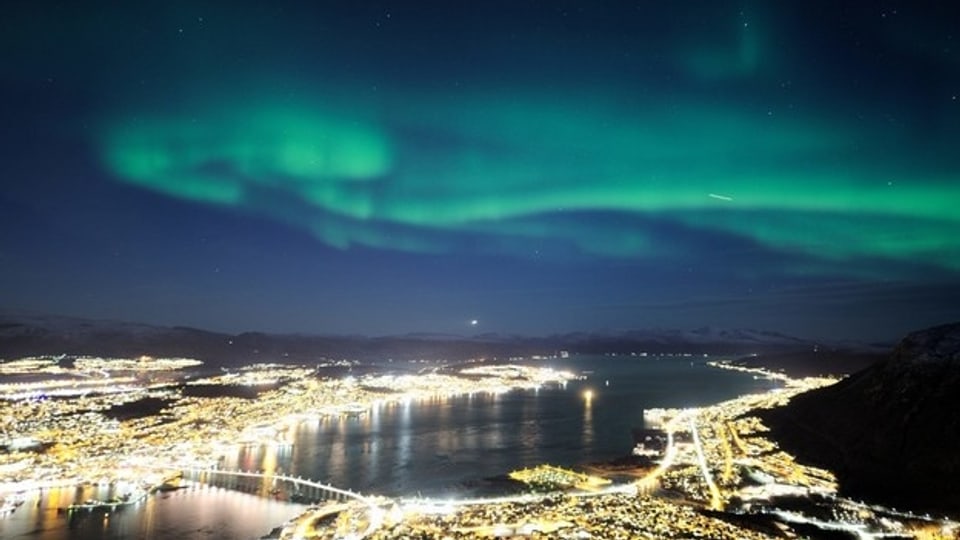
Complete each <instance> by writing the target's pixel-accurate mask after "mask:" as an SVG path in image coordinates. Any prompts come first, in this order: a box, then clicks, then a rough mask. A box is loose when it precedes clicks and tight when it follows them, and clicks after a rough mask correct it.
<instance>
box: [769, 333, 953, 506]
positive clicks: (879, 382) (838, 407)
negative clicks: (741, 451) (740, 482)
mask: <svg viewBox="0 0 960 540" xmlns="http://www.w3.org/2000/svg"><path fill="white" fill-rule="evenodd" d="M766 419H767V420H768V423H769V424H770V425H771V428H772V429H773V432H774V435H775V437H776V439H777V440H779V441H780V443H781V444H782V446H783V447H784V448H785V449H786V450H787V451H789V452H792V453H794V454H796V455H797V456H798V457H799V458H800V459H801V460H802V461H807V462H811V463H814V464H817V465H821V466H824V467H826V468H828V469H830V470H832V471H834V472H835V473H836V474H837V476H838V479H839V481H840V488H841V491H842V492H843V493H845V494H847V495H850V496H854V497H865V498H869V499H871V500H877V501H881V502H886V503H888V504H892V505H894V506H896V507H898V508H901V507H904V508H911V509H918V510H929V511H940V512H947V513H949V514H951V515H953V516H957V515H960V323H955V324H949V325H944V326H937V327H934V328H930V329H927V330H923V331H919V332H914V333H912V334H910V335H908V336H907V337H906V338H904V339H903V341H901V342H900V344H899V345H897V347H896V348H895V349H894V350H893V352H892V353H891V354H890V356H889V357H888V358H886V359H884V360H882V361H880V362H877V363H876V364H874V365H873V366H871V367H869V368H867V369H865V370H863V371H860V372H857V373H855V374H854V375H852V376H850V377H848V378H846V379H844V380H842V381H840V382H839V383H837V384H835V385H833V386H829V387H826V388H822V389H819V390H815V391H811V392H807V393H805V394H801V395H799V396H797V397H796V398H794V399H793V400H792V401H791V403H790V404H789V405H787V406H786V407H783V408H780V409H773V410H770V411H768V412H767V413H766Z"/></svg>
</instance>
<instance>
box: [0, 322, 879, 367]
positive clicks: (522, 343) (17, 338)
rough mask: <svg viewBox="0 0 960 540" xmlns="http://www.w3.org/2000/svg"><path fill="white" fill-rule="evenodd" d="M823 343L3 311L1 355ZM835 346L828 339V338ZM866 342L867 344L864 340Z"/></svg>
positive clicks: (432, 353) (742, 348) (283, 354)
mask: <svg viewBox="0 0 960 540" xmlns="http://www.w3.org/2000/svg"><path fill="white" fill-rule="evenodd" d="M820 346H823V345H822V344H821V342H816V341H812V340H806V339H802V338H797V337H793V336H787V335H785V334H781V333H777V332H769V331H762V330H752V329H717V328H711V327H700V328H696V329H693V330H677V329H668V330H663V329H642V330H628V331H624V332H618V333H600V332H568V333H562V334H553V335H550V336H545V337H530V336H520V335H515V334H497V333H483V334H476V335H472V336H463V335H456V334H438V333H428V332H416V333H409V334H401V335H389V336H358V335H324V334H275V333H266V332H256V331H247V332H241V333H237V334H231V333H224V332H214V331H209V330H204V329H200V328H194V327H190V326H158V325H149V324H142V323H131V322H125V321H114V320H101V319H84V318H78V317H64V316H55V315H37V314H31V315H23V314H3V313H0V358H7V359H9V358H14V357H22V356H30V355H42V354H74V355H80V354H91V355H116V356H130V355H134V354H135V355H140V354H145V355H151V356H167V355H178V356H191V357H196V358H199V359H202V360H206V361H212V362H214V363H217V362H221V363H222V362H227V363H239V362H250V361H285V360H289V361H313V360H317V359H320V358H354V359H367V358H397V359H414V358H426V359H438V358H443V359H449V360H463V359H468V358H477V357H508V356H533V355H543V356H547V355H552V354H557V353H559V351H561V350H563V351H569V352H571V353H584V354H629V353H631V352H637V353H639V352H648V353H653V354H659V353H691V354H728V355H738V354H751V353H758V352H771V351H783V350H798V351H800V350H813V349H815V348H817V347H820ZM828 346H829V344H828ZM864 347H868V346H867V345H864Z"/></svg>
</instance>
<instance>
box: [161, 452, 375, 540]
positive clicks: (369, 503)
mask: <svg viewBox="0 0 960 540" xmlns="http://www.w3.org/2000/svg"><path fill="white" fill-rule="evenodd" d="M180 470H181V472H182V473H183V476H184V478H187V479H189V480H192V481H194V482H198V483H203V484H214V483H215V482H214V479H218V478H219V479H221V480H227V481H228V485H227V486H226V487H238V486H237V485H236V484H234V485H229V481H230V480H239V479H244V478H250V479H258V480H260V481H261V482H264V481H269V482H272V484H273V485H276V484H278V483H281V482H285V483H288V484H290V485H292V486H293V487H294V489H295V490H296V492H297V493H299V494H302V497H303V498H302V500H304V501H311V502H318V501H322V500H336V501H341V502H345V503H351V502H353V503H358V504H360V505H362V506H363V507H365V508H366V510H367V515H368V520H369V524H368V526H367V527H366V529H365V530H364V531H362V532H359V533H357V534H355V535H350V538H358V539H359V538H365V537H367V536H369V535H370V534H371V533H373V531H375V530H377V529H378V528H379V527H380V525H381V524H382V523H383V511H382V510H381V508H380V505H381V503H380V502H379V501H378V500H376V499H374V498H371V497H367V496H364V495H362V494H361V493H357V492H355V491H352V490H349V489H341V488H338V487H335V486H331V485H329V484H324V483H322V482H315V481H313V480H310V479H307V478H303V477H300V476H297V477H293V476H286V475H283V474H273V473H268V472H260V471H242V470H227V469H215V468H200V467H181V468H180ZM347 508H348V506H347V505H343V506H342V507H341V510H345V509H347ZM329 510H330V509H329V508H327V509H323V508H320V509H316V510H315V513H316V514H317V516H320V515H324V514H327V513H329ZM317 516H314V515H312V514H311V515H310V516H301V517H300V519H299V520H298V521H302V522H303V523H300V524H298V525H296V526H295V530H293V531H290V534H291V535H292V537H293V538H299V537H302V536H303V535H302V530H303V529H304V528H305V527H306V526H308V525H309V523H310V522H311V521H313V519H314V518H315V517H317Z"/></svg>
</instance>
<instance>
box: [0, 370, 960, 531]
mask: <svg viewBox="0 0 960 540" xmlns="http://www.w3.org/2000/svg"><path fill="white" fill-rule="evenodd" d="M679 361H681V362H682V361H683V360H679ZM541 362H542V361H541ZM63 363H64V362H63V359H62V358H60V359H58V358H29V359H23V360H17V361H12V362H6V363H4V364H2V370H3V373H4V375H7V376H10V377H17V376H24V375H27V374H29V375H30V380H29V381H23V382H9V383H5V384H4V385H3V386H2V387H0V390H2V392H3V393H2V400H3V401H2V406H3V409H2V411H0V412H2V418H3V425H2V433H3V437H4V439H3V441H2V442H0V444H2V446H3V447H5V448H6V452H5V453H3V454H0V460H2V462H0V471H2V475H3V476H2V479H0V481H2V483H0V488H2V493H3V494H4V497H5V501H6V503H5V504H6V506H5V508H8V510H7V511H9V512H13V511H15V510H16V506H17V504H18V503H22V502H23V501H24V500H26V499H29V498H31V497H35V495H34V494H35V493H37V490H40V489H44V488H52V487H54V486H61V485H64V486H70V485H82V484H100V485H107V484H109V485H111V486H119V489H120V491H121V492H124V495H123V496H122V497H116V498H115V499H114V500H111V501H90V502H88V503H87V506H86V507H90V508H100V507H108V508H110V509H112V510H113V511H116V510H117V508H118V506H123V505H126V504H133V503H137V502H139V501H141V500H142V499H143V498H144V497H149V496H151V495H150V494H151V493H153V492H155V491H156V490H157V489H160V488H162V486H165V485H168V484H169V483H171V482H173V483H174V484H175V485H177V487H184V486H189V485H197V486H199V485H203V484H206V483H213V484H214V485H216V484H217V482H220V483H223V482H230V481H233V482H234V483H233V484H229V485H233V486H235V489H239V488H240V486H241V485H243V484H237V483H236V482H238V481H240V480H243V479H247V480H250V479H252V480H254V481H255V482H259V484H257V483H255V484H252V486H259V487H254V488H253V489H256V490H257V492H259V494H260V495H261V496H272V494H274V493H279V491H278V490H277V489H269V488H268V487H267V486H269V485H273V486H277V485H279V484H278V482H280V484H286V485H289V486H292V488H295V490H296V493H312V494H314V495H315V497H313V499H314V500H316V501H324V500H328V501H329V502H320V503H319V504H318V505H317V506H313V507H311V508H310V509H308V510H307V511H306V512H305V513H303V514H302V515H300V516H299V517H297V518H294V519H292V520H291V521H290V522H289V523H287V524H285V525H280V526H278V527H277V530H276V531H275V534H276V537H277V538H282V539H286V540H292V539H307V538H353V537H357V538H359V537H367V538H383V539H387V538H397V537H425V538H434V537H436V538H447V537H451V538H483V537H503V536H520V537H531V538H553V537H565V538H566V537H581V538H687V537H690V536H694V537H709V538H731V539H733V538H765V537H768V536H769V534H767V533H768V532H769V531H766V532H765V529H764V525H763V523H764V521H763V519H758V517H757V516H765V517H764V519H770V517H771V516H773V517H774V518H776V520H779V521H782V522H786V523H794V524H796V523H814V524H817V525H819V526H823V527H826V528H827V529H831V528H833V529H838V530H849V531H854V532H855V533H857V534H866V535H883V534H913V533H917V534H919V533H921V532H924V531H926V532H929V531H933V532H934V533H936V534H943V535H946V536H945V537H950V536H949V535H950V534H954V533H955V531H956V527H957V525H956V523H954V522H951V521H943V520H936V519H933V518H930V517H929V516H920V515H914V514H910V513H903V512H896V511H894V510H892V509H888V508H883V507H877V506H870V505H868V504H865V503H857V502H854V501H851V500H847V499H843V498H840V497H838V495H837V483H836V481H835V478H834V477H833V475H832V474H831V473H830V472H829V471H826V470H822V469H817V468H814V467H809V466H804V465H801V464H799V463H797V462H796V460H795V459H794V458H793V457H792V456H790V455H789V454H787V453H785V452H784V451H782V450H780V449H779V448H778V445H777V443H776V441H774V440H771V439H770V438H768V437H767V436H766V428H765V426H764V425H763V423H762V422H761V421H760V420H759V418H757V416H755V415H754V413H755V411H757V410H759V409H765V408H771V407H778V406H782V405H784V404H785V403H787V402H788V401H789V400H790V398H791V397H792V396H794V395H796V394H798V393H801V392H805V391H808V390H811V389H814V388H819V387H823V386H827V385H830V384H833V383H835V382H836V379H831V378H823V377H809V378H802V379H794V378H790V377H787V376H786V375H783V374H781V373H774V372H770V371H766V370H763V369H758V368H748V367H743V366H739V365H734V364H731V363H728V362H723V361H720V362H716V361H711V362H709V363H708V365H709V366H710V367H712V368H713V369H717V370H728V371H733V372H740V373H743V374H744V375H749V376H753V377H761V378H764V379H768V380H772V381H775V382H776V387H775V388H774V389H773V390H770V391H767V392H762V393H756V394H748V395H744V396H741V397H739V398H736V399H732V400H728V401H724V402H721V403H718V404H715V405H712V406H705V407H698V408H686V409H650V410H647V411H644V418H645V421H646V424H647V426H646V428H647V432H648V433H652V434H659V435H656V437H655V438H656V440H659V441H661V443H662V444H660V445H659V447H658V445H657V444H652V445H649V446H650V448H648V447H647V445H645V444H642V443H638V446H637V448H636V449H635V451H634V454H636V455H645V456H653V458H654V459H653V460H652V463H651V465H650V466H639V465H638V466H637V467H636V468H634V469H633V470H632V471H629V472H630V473H631V474H630V476H624V475H623V474H622V473H623V472H624V471H622V470H621V471H619V472H620V473H621V474H619V475H618V474H613V473H615V472H617V471H606V472H604V471H603V470H600V471H599V475H597V471H594V472H593V473H589V474H588V473H584V472H579V471H576V470H571V469H568V468H565V467H557V466H553V465H548V464H538V465H536V466H534V467H532V468H525V469H521V470H517V471H513V472H511V473H510V478H512V479H515V480H517V481H519V482H522V483H523V484H526V485H528V486H530V487H532V488H533V491H527V490H525V491H522V492H520V493H514V494H504V495H495V496H489V497H481V498H457V497H454V498H444V499H437V498H417V497H409V496H406V497H385V496H382V495H378V494H377V493H364V494H360V493H358V492H355V491H351V490H350V489H349V487H348V486H341V487H338V486H329V485H325V484H320V483H316V482H313V481H311V480H308V479H302V478H291V477H287V476H285V475H284V474H283V472H282V471H278V470H248V471H230V470H227V469H224V468H223V467H222V465H223V459H224V457H225V456H226V455H228V454H230V453H231V452H234V451H235V449H236V448H238V447H243V446H252V447H259V446H264V445H265V446H268V447H283V446H285V445H291V444H293V442H294V439H293V436H292V433H293V432H294V431H295V430H296V427H297V425H298V424H302V423H310V422H317V421H321V420H322V419H328V418H333V419H337V418H340V419H343V418H356V419H358V420H359V421H360V422H366V421H368V419H369V416H370V415H371V414H374V411H375V410H376V409H380V408H384V407H386V408H390V407H397V406H403V404H404V403H409V402H411V401H417V402H423V403H426V404H428V406H429V403H432V402H434V401H435V400H445V399H448V398H449V397H453V396H458V395H472V394H492V395H497V394H503V393H505V392H514V391H532V390H535V389H539V388H542V387H544V386H545V385H553V386H558V387H562V386H564V385H567V384H570V382H571V381H578V380H581V379H584V378H585V376H584V375H580V374H576V373H572V372H569V371H558V370H554V369H551V368H549V367H541V366H539V365H531V364H525V365H502V364H489V363H480V364H464V365H461V366H460V367H459V368H444V369H441V370H437V369H427V370H425V371H424V372H421V373H418V374H396V373H394V374H388V373H368V374H362V375H352V374H349V373H348V374H345V375H342V376H322V375H320V371H321V370H322V369H323V368H318V367H313V368H310V367H302V366H296V365H280V364H260V365H251V366H247V367H243V368H240V369H236V370H230V371H227V372H223V371H221V372H218V373H208V374H206V375H204V374H201V373H200V372H199V371H196V370H197V368H199V367H201V365H200V363H199V362H196V361H192V360H187V359H156V360H153V359H135V360H123V359H101V358H78V359H76V360H75V361H73V362H72V365H71V366H69V367H64V366H63V365H61V364H63ZM144 363H149V369H141V366H142V365H143V364H144ZM345 364H346V365H350V364H349V363H345ZM340 365H341V366H342V365H344V364H340ZM38 372H39V373H42V374H43V379H42V380H37V379H36V377H35V376H34V375H35V374H36V373H38ZM238 390H243V391H246V392H249V393H248V394H246V395H243V394H241V393H238ZM590 392H591V394H588V395H587V397H586V399H587V402H586V403H585V404H584V406H586V407H590V406H591V404H590V400H592V399H594V395H593V393H594V392H595V391H594V390H590ZM600 394H601V395H602V391H600ZM597 397H599V396H597ZM647 442H648V443H649V441H647ZM654 447H657V448H656V449H654ZM39 449H42V451H40V450H39ZM504 472H505V473H506V472H508V471H504ZM231 479H232V480H231ZM237 479H239V480H237ZM181 482H182V483H183V486H181V485H179V484H180V483H181ZM288 493H290V494H292V493H294V491H292V490H288ZM291 496H293V495H291ZM779 500H792V501H793V504H794V506H796V505H797V501H799V500H807V501H819V502H818V503H816V504H821V505H825V507H828V508H830V512H831V515H832V516H833V517H832V518H824V517H822V512H816V511H813V512H811V511H810V508H809V507H808V508H806V509H796V508H792V509H791V508H785V509H781V508H778V507H777V506H776V505H777V502H776V501H779ZM812 504H814V503H809V504H808V506H810V505H812ZM801 506H803V505H801ZM71 508H75V509H76V510H75V511H80V510H82V509H83V508H85V506H84V505H82V504H75V505H74V506H73V507H71ZM72 511H73V510H72ZM766 526H769V523H768V524H767V525H766ZM937 531H939V532H937Z"/></svg>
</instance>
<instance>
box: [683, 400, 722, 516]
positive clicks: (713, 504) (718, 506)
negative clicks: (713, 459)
mask: <svg viewBox="0 0 960 540" xmlns="http://www.w3.org/2000/svg"><path fill="white" fill-rule="evenodd" d="M690 432H691V433H692V434H693V445H694V447H696V449H697V461H699V462H700V472H701V473H703V480H704V482H706V483H707V488H708V489H710V509H711V510H722V509H723V497H721V496H720V489H718V488H717V484H716V483H715V482H714V481H713V476H711V475H710V469H709V468H708V467H707V458H706V456H704V455H703V445H702V444H700V433H699V432H698V431H697V417H696V416H695V415H694V416H691V417H690Z"/></svg>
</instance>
